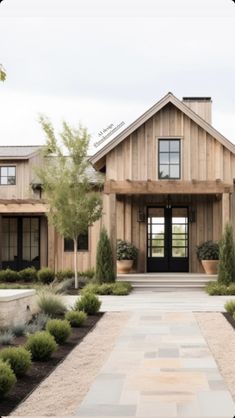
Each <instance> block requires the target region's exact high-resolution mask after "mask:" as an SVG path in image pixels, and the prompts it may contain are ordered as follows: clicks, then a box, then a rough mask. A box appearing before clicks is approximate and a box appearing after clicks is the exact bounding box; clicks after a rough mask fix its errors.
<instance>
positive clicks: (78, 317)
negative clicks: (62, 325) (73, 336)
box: [65, 310, 87, 327]
mask: <svg viewBox="0 0 235 418" xmlns="http://www.w3.org/2000/svg"><path fill="white" fill-rule="evenodd" d="M86 318H87V314H86V313H85V312H82V311H81V312H79V311H74V310H71V311H68V312H66V314H65V319H67V321H69V323H70V325H71V327H81V326H82V325H83V324H84V322H85V320H86Z"/></svg>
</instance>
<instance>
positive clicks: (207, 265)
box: [201, 260, 219, 274]
mask: <svg viewBox="0 0 235 418" xmlns="http://www.w3.org/2000/svg"><path fill="white" fill-rule="evenodd" d="M201 261H202V266H203V268H204V270H205V272H206V274H217V273H218V264H219V260H201Z"/></svg>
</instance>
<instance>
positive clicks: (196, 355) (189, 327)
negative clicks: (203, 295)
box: [77, 311, 235, 418]
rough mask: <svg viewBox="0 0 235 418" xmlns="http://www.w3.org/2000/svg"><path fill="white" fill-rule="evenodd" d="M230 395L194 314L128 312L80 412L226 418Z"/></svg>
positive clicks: (232, 411) (230, 410) (85, 414)
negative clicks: (121, 329)
mask: <svg viewBox="0 0 235 418" xmlns="http://www.w3.org/2000/svg"><path fill="white" fill-rule="evenodd" d="M234 414H235V406H234V403H233V400H232V397H231V395H230V393H229V391H228V389H227V387H226V385H225V383H224V381H223V379H222V377H221V375H220V372H219V370H218V367H217V364H216V362H215V361H214V359H213V356H212V354H211V352H210V350H209V348H208V346H207V343H206V341H205V340H204V338H203V336H202V334H201V331H200V329H199V327H198V325H197V322H196V319H195V317H194V314H193V313H190V312H177V313H173V312H164V313H160V312H156V313H154V312H152V311H151V312H141V311H139V312H138V311H136V312H132V314H131V317H130V319H129V321H128V322H127V324H126V326H125V327H124V329H123V331H122V333H121V335H120V336H119V338H118V340H117V342H116V345H115V347H114V349H113V351H112V353H111V355H110V357H109V359H108V360H107V362H106V363H105V365H104V366H103V368H102V369H101V370H100V373H99V374H98V376H97V378H96V379H95V381H94V382H93V384H92V386H91V388H90V390H89V392H88V394H87V396H86V397H85V398H84V400H83V402H82V404H81V405H80V407H79V409H78V411H77V415H78V416H80V417H82V416H83V417H88V416H90V417H92V416H95V417H98V416H100V417H101V416H102V417H106V416H109V417H114V416H118V417H142V418H143V417H169V418H170V417H190V418H192V417H210V418H212V417H214V418H215V417H221V418H222V417H229V418H232V417H233V416H234Z"/></svg>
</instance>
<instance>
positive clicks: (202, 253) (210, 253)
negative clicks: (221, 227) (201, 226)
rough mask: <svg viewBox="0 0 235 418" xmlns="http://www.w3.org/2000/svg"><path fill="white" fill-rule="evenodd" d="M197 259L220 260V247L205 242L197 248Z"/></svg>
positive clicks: (214, 243) (210, 242)
mask: <svg viewBox="0 0 235 418" xmlns="http://www.w3.org/2000/svg"><path fill="white" fill-rule="evenodd" d="M197 257H198V259H199V260H218V259H219V245H218V244H217V243H216V242H212V241H206V242H203V244H201V245H198V246H197Z"/></svg>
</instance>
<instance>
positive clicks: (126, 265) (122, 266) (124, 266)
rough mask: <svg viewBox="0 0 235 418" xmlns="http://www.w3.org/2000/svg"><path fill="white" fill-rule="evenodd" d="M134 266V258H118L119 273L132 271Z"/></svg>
mask: <svg viewBox="0 0 235 418" xmlns="http://www.w3.org/2000/svg"><path fill="white" fill-rule="evenodd" d="M132 266H133V260H117V272H118V273H119V274H127V273H130V271H131V269H132Z"/></svg>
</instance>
